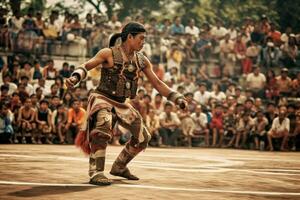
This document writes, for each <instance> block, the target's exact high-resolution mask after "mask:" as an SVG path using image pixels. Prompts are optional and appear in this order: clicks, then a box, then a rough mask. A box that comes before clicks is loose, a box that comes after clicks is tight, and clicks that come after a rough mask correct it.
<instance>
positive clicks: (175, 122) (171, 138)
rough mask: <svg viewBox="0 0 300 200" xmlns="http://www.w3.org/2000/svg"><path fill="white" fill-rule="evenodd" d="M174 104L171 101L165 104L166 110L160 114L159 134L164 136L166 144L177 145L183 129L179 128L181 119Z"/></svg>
mask: <svg viewBox="0 0 300 200" xmlns="http://www.w3.org/2000/svg"><path fill="white" fill-rule="evenodd" d="M172 110H173V105H172V103H170V102H167V103H166V104H165V111H164V112H163V113H161V114H160V116H159V121H160V125H161V128H160V129H159V134H160V136H161V137H162V140H163V141H162V142H163V144H164V145H172V146H177V138H178V137H179V135H180V132H181V130H180V129H179V126H180V120H179V118H178V115H177V114H176V113H174V112H172Z"/></svg>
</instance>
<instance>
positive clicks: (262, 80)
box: [247, 66, 266, 98]
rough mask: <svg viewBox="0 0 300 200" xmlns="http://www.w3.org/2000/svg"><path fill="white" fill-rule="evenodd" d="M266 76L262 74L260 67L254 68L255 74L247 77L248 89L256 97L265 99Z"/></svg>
mask: <svg viewBox="0 0 300 200" xmlns="http://www.w3.org/2000/svg"><path fill="white" fill-rule="evenodd" d="M265 85H266V76H265V75H264V74H262V73H260V69H259V67H257V66H256V67H253V72H252V73H250V74H248V75H247V87H248V88H249V89H250V90H251V91H252V93H253V95H254V97H260V98H264V88H265Z"/></svg>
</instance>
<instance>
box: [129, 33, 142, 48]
mask: <svg viewBox="0 0 300 200" xmlns="http://www.w3.org/2000/svg"><path fill="white" fill-rule="evenodd" d="M145 39H146V33H139V34H137V35H135V36H132V35H130V36H129V43H130V46H131V47H132V48H133V49H134V50H135V51H140V50H141V49H142V48H143V46H144V44H145Z"/></svg>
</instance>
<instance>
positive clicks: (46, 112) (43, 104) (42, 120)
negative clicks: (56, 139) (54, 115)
mask: <svg viewBox="0 0 300 200" xmlns="http://www.w3.org/2000/svg"><path fill="white" fill-rule="evenodd" d="M48 107H49V102H48V101H47V100H41V101H40V107H39V109H38V110H37V112H36V117H35V119H36V122H37V126H38V134H37V139H38V141H37V143H38V144H42V141H41V138H42V137H45V138H46V140H45V142H46V144H52V141H51V140H52V135H51V128H52V127H53V125H52V123H51V110H50V109H49V108H48Z"/></svg>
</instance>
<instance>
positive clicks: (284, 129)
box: [268, 106, 290, 151]
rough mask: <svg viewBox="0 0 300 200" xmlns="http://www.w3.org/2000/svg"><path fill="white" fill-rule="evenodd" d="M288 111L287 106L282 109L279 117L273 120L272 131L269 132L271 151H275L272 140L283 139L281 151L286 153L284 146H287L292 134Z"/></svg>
mask: <svg viewBox="0 0 300 200" xmlns="http://www.w3.org/2000/svg"><path fill="white" fill-rule="evenodd" d="M286 112H287V109H286V107H285V106H282V107H280V109H279V116H278V117H276V118H275V119H274V120H273V123H272V127H271V130H270V131H269V132H268V141H269V145H270V151H274V147H273V142H272V138H283V140H282V142H281V147H280V150H281V151H285V148H284V145H285V144H286V142H287V140H288V137H289V132H290V120H289V118H287V117H286Z"/></svg>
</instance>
